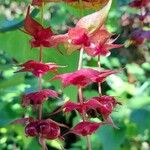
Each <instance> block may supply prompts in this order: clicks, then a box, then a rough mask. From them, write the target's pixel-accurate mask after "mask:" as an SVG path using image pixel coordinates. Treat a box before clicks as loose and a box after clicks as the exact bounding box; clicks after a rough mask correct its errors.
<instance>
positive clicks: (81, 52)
mask: <svg viewBox="0 0 150 150" xmlns="http://www.w3.org/2000/svg"><path fill="white" fill-rule="evenodd" d="M83 51H84V49H83V48H81V50H80V56H79V63H78V70H80V69H81V68H82V62H83ZM78 95H79V102H80V104H83V103H84V99H83V91H82V87H79V88H78ZM81 116H82V120H83V121H86V116H85V112H83V113H82V114H81ZM86 141H87V147H88V150H91V142H90V136H89V135H87V136H86Z"/></svg>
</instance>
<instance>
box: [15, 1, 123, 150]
mask: <svg viewBox="0 0 150 150" xmlns="http://www.w3.org/2000/svg"><path fill="white" fill-rule="evenodd" d="M48 2H59V1H58V0H56V1H55V0H33V1H32V5H33V6H38V7H41V8H42V12H41V23H39V22H37V21H36V20H35V19H33V18H32V16H31V15H30V6H29V7H28V9H27V14H26V18H25V21H24V32H25V33H27V34H28V35H29V36H31V40H30V45H31V47H32V48H35V47H39V50H40V54H39V62H38V61H34V60H29V61H27V62H25V63H23V64H21V65H19V67H21V69H20V70H18V71H17V72H31V73H32V74H33V75H34V76H36V77H37V78H38V80H39V88H38V91H35V92H32V93H27V94H24V95H23V97H22V106H23V107H27V106H33V107H36V108H38V110H39V116H38V118H37V119H33V118H32V117H29V118H22V119H18V120H16V121H14V123H21V124H25V125H26V127H25V134H26V135H27V136H30V137H35V136H38V137H39V141H40V144H41V146H42V148H43V150H45V149H47V148H46V144H45V140H46V139H48V140H53V139H57V138H59V139H63V137H62V136H61V132H60V127H66V126H65V125H63V124H60V123H57V122H55V121H53V120H51V119H49V118H48V119H46V120H43V119H42V105H43V104H44V102H45V101H46V100H47V99H48V97H52V98H57V97H58V93H57V92H56V91H53V90H50V89H42V76H43V75H45V74H46V73H47V72H51V73H57V69H58V68H59V67H63V66H59V65H57V64H55V63H53V62H50V63H44V62H43V61H42V51H43V47H45V48H49V47H54V48H56V49H57V48H58V46H59V44H62V45H64V47H65V48H66V49H67V52H68V53H72V52H74V51H76V50H80V57H79V65H78V70H77V71H74V72H70V73H65V74H58V75H55V76H54V77H53V78H52V79H51V80H57V79H60V80H61V81H62V83H63V86H64V87H67V86H69V85H74V86H76V87H77V88H78V102H73V101H71V100H69V101H67V102H66V103H65V104H64V105H63V106H62V107H61V108H60V109H59V110H58V111H57V112H60V111H64V112H66V113H68V112H71V111H73V110H76V111H77V112H78V113H79V114H80V115H81V118H82V121H81V122H79V123H78V124H77V125H75V127H73V128H72V129H70V130H69V131H68V132H67V133H65V135H66V134H68V133H74V134H77V135H81V136H86V138H87V141H88V142H87V146H88V150H91V144H90V139H89V135H91V134H93V133H94V132H95V131H96V130H97V129H98V128H99V127H100V126H102V125H105V124H109V125H112V126H113V127H116V126H115V125H114V123H113V121H112V119H111V117H110V115H111V113H112V111H113V110H114V108H115V107H116V105H117V104H120V103H119V102H117V100H116V99H115V98H114V97H112V96H107V95H102V93H101V84H102V82H104V81H105V79H106V78H107V77H108V76H110V75H112V74H116V73H118V72H119V70H101V66H100V56H101V55H103V56H109V55H110V50H111V49H113V48H120V47H122V46H123V45H122V44H115V43H114V42H115V41H116V39H117V38H116V39H113V38H112V35H113V34H112V33H110V32H108V31H107V29H106V27H105V25H104V23H105V20H106V18H107V15H108V12H109V10H110V7H111V4H112V0H96V1H94V0H92V1H91V0H83V1H79V2H78V1H77V0H64V2H67V3H68V4H71V5H74V6H75V7H76V8H77V9H81V8H82V9H83V8H85V9H89V8H94V9H97V8H98V7H100V6H101V7H102V8H101V9H100V10H99V11H96V12H94V13H93V14H90V15H87V16H84V17H83V18H81V19H80V20H79V21H78V22H77V24H76V26H75V27H73V28H70V29H69V30H68V32H67V33H66V34H61V35H55V34H54V33H53V32H52V30H51V29H50V27H48V28H45V27H44V26H43V8H44V5H45V4H46V3H48ZM84 52H85V53H86V54H87V55H89V56H91V57H97V58H98V66H97V67H98V69H92V68H83V67H82V56H83V53H84ZM92 83H97V85H98V94H99V96H96V97H92V98H90V99H86V98H84V96H83V88H86V87H87V86H88V85H90V84H92ZM57 112H55V113H57ZM99 116H102V119H101V120H100V122H91V121H90V118H93V117H98V118H99Z"/></svg>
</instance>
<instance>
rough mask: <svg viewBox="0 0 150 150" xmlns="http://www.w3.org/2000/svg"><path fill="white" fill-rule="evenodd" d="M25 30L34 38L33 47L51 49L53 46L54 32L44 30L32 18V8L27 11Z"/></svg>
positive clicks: (47, 29) (32, 40) (48, 29)
mask: <svg viewBox="0 0 150 150" xmlns="http://www.w3.org/2000/svg"><path fill="white" fill-rule="evenodd" d="M24 29H25V32H26V33H27V34H29V35H30V36H32V39H31V41H30V42H31V47H40V46H43V47H50V46H51V42H50V39H51V36H52V35H53V32H52V31H51V29H50V28H49V27H48V28H44V27H43V26H42V25H41V24H40V23H38V22H37V21H35V20H34V19H33V18H32V17H31V16H30V6H29V7H28V10H27V15H26V18H25V21H24Z"/></svg>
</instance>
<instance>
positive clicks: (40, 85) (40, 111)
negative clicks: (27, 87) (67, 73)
mask: <svg viewBox="0 0 150 150" xmlns="http://www.w3.org/2000/svg"><path fill="white" fill-rule="evenodd" d="M43 15H44V2H43V3H42V6H41V24H42V26H43ZM42 51H43V47H42V46H40V53H39V61H40V62H42V55H43V54H42ZM38 84H39V88H38V90H39V91H40V90H42V76H40V77H39V81H38ZM42 108H43V106H42V104H41V105H40V106H39V115H38V118H39V120H41V119H42Z"/></svg>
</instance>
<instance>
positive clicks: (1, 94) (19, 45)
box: [0, 0, 150, 150]
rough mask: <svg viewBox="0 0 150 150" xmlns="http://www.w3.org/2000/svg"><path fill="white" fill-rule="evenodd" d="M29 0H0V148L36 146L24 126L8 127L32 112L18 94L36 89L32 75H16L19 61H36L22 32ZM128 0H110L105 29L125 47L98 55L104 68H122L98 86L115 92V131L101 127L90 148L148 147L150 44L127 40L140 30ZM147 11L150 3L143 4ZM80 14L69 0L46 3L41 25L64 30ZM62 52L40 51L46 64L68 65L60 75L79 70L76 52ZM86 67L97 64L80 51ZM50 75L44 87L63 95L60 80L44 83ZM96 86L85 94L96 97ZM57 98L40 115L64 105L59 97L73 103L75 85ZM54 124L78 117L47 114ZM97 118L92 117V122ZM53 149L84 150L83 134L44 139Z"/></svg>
mask: <svg viewBox="0 0 150 150" xmlns="http://www.w3.org/2000/svg"><path fill="white" fill-rule="evenodd" d="M30 2H31V1H29V0H24V1H22V0H0V150H34V149H36V150H40V146H39V144H38V140H37V139H36V138H27V137H26V136H25V134H24V126H21V125H10V122H12V121H13V120H15V119H17V118H21V117H24V116H29V115H30V114H32V115H34V116H36V115H37V113H36V111H33V112H32V111H31V109H30V108H28V109H23V108H22V107H21V106H20V103H21V98H20V97H21V95H22V94H23V93H25V92H29V91H35V90H37V79H36V78H35V77H33V76H32V75H31V74H30V73H18V74H16V73H14V72H15V71H16V70H17V67H16V66H17V65H18V64H20V63H23V62H25V61H27V60H30V59H35V60H38V50H36V49H31V48H30V46H29V43H28V41H29V39H30V37H29V36H28V35H26V34H25V33H23V32H22V31H21V30H19V29H21V28H22V27H23V19H24V17H25V12H26V8H27V5H28V4H29V3H30ZM129 2H130V0H113V5H112V8H111V11H110V14H109V17H108V21H107V28H108V30H109V31H110V32H113V33H115V34H119V35H120V37H119V39H118V40H117V43H125V47H124V48H120V49H117V50H115V49H114V50H112V54H111V56H109V57H107V58H106V57H102V58H101V64H102V67H103V68H106V69H118V68H124V70H123V71H122V72H121V73H119V74H117V75H112V76H111V77H109V78H108V79H107V81H106V82H105V83H103V84H102V92H103V94H108V95H111V96H115V97H116V98H117V99H118V101H120V102H121V103H122V105H121V106H119V107H117V108H116V109H115V111H114V113H113V114H112V118H113V120H114V122H115V124H116V125H117V126H118V127H119V129H118V130H117V129H114V128H112V127H110V126H105V127H101V128H100V129H99V130H98V131H97V132H96V134H94V135H92V138H91V141H92V148H93V150H149V149H150V78H149V76H150V64H149V62H150V57H149V51H148V50H149V49H150V42H149V41H148V40H147V41H146V40H145V41H144V43H143V44H141V45H137V44H133V43H132V42H131V41H130V40H129V39H130V38H131V35H132V32H133V31H134V30H135V29H137V28H140V22H139V20H138V18H137V14H139V13H140V12H139V11H138V10H136V9H132V8H129V7H128V3H129ZM146 10H147V11H149V10H150V7H149V6H147V8H146ZM85 13H87V14H88V13H89V11H86V12H85ZM39 15H40V13H39V10H38V9H34V10H33V12H32V16H33V17H35V18H36V19H37V20H38V19H39ZM79 17H80V11H78V10H76V9H75V8H73V7H70V6H67V4H48V5H47V6H46V7H45V15H44V19H45V21H44V24H45V26H51V28H52V30H53V31H54V32H55V33H57V34H60V33H65V32H66V31H67V29H68V28H69V27H70V26H74V24H75V23H76V21H77V19H78V18H79ZM144 28H145V29H146V30H150V15H149V16H148V17H147V18H146V20H145V22H144ZM61 50H62V53H63V55H62V54H60V53H59V52H58V51H56V50H55V49H53V48H51V49H45V50H44V52H43V53H44V61H45V62H51V61H52V62H56V63H58V64H60V65H67V66H68V67H66V68H63V69H60V70H59V73H63V72H70V71H73V70H75V69H77V62H78V56H79V52H78V51H76V52H74V53H73V54H71V55H70V56H68V55H66V54H65V50H64V49H61ZM84 66H85V67H87V66H90V67H96V66H97V60H96V59H95V58H91V57H89V56H87V55H84ZM51 77H52V76H51V75H50V74H48V75H46V76H44V80H43V87H44V88H52V89H55V90H57V91H59V92H60V93H61V91H62V88H61V84H60V82H56V81H55V82H51V83H50V82H48V81H47V80H48V79H50V78H51ZM96 90H97V86H96V85H95V84H93V85H90V86H88V88H87V89H85V90H84V96H85V97H87V98H90V97H91V96H96V95H97V91H96ZM63 92H64V93H63V94H62V93H61V94H60V99H54V100H51V99H49V100H48V102H46V104H45V105H44V115H43V116H44V118H47V117H49V114H50V113H51V112H53V111H54V110H56V109H57V108H58V107H60V106H61V105H62V104H63V100H66V99H68V98H71V99H72V100H74V101H76V98H77V90H76V88H75V87H72V86H71V87H68V88H66V89H63ZM51 118H52V119H53V118H54V119H55V120H56V121H58V122H63V123H66V124H67V125H69V126H73V125H74V124H76V123H77V122H78V121H79V120H80V119H79V118H80V117H79V115H78V114H77V113H76V112H73V113H70V114H68V115H60V114H58V115H56V116H51ZM95 121H96V120H95ZM47 144H48V148H49V149H51V150H58V149H61V145H64V146H65V148H66V149H68V150H86V141H85V139H84V138H79V137H76V136H75V135H68V136H67V137H66V142H65V143H63V142H61V141H57V140H56V141H48V142H47Z"/></svg>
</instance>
